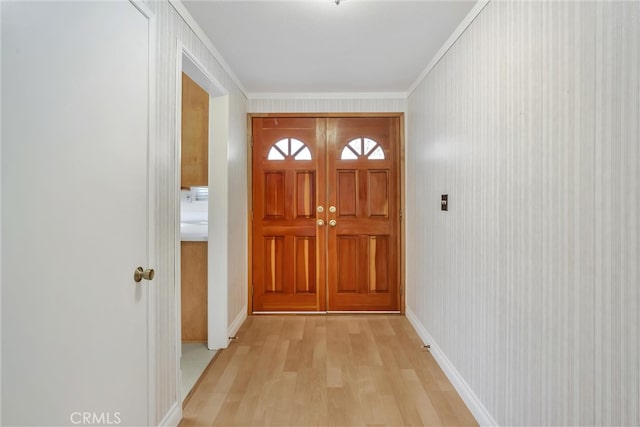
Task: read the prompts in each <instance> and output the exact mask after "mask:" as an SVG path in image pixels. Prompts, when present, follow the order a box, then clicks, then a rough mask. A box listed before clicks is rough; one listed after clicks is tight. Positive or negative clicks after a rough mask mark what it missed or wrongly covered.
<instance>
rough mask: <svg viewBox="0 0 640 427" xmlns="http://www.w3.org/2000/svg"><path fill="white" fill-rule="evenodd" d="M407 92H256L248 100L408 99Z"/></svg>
mask: <svg viewBox="0 0 640 427" xmlns="http://www.w3.org/2000/svg"><path fill="white" fill-rule="evenodd" d="M407 95H408V94H407V92H256V93H248V94H247V99H248V100H257V99H260V100H264V99H275V100H277V99H406V98H407Z"/></svg>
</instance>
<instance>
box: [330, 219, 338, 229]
mask: <svg viewBox="0 0 640 427" xmlns="http://www.w3.org/2000/svg"><path fill="white" fill-rule="evenodd" d="M336 224H338V223H337V222H336V220H335V219H332V220H331V221H329V225H330V226H332V227H335V226H336Z"/></svg>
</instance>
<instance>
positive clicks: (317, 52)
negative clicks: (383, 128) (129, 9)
mask: <svg viewBox="0 0 640 427" xmlns="http://www.w3.org/2000/svg"><path fill="white" fill-rule="evenodd" d="M182 3H183V4H184V6H185V7H186V9H187V10H188V11H189V13H190V14H191V15H192V16H193V18H194V19H195V20H196V22H197V23H198V25H199V26H200V27H201V28H202V29H203V30H204V32H205V33H206V35H207V37H208V38H209V39H210V40H211V42H212V44H213V46H214V47H215V48H216V49H217V50H218V51H219V52H220V54H221V55H222V57H223V58H224V60H225V61H226V62H227V63H228V64H229V66H230V68H231V69H232V70H233V73H235V75H236V76H237V78H238V79H239V80H240V82H241V84H242V85H243V86H244V87H245V89H246V91H247V92H248V93H249V94H256V93H309V92H315V93H327V92H330V93H337V92H348V93H354V92H366V93H371V92H406V91H407V90H408V89H409V88H410V87H411V85H412V84H413V83H414V81H415V80H416V79H417V78H418V76H419V75H420V73H421V72H422V71H423V70H424V69H425V67H426V66H427V65H428V64H429V62H430V61H431V59H432V58H433V57H434V56H435V54H436V53H437V52H438V50H440V48H441V47H442V46H443V44H444V43H445V42H446V41H447V39H448V38H449V37H450V36H451V34H452V33H453V32H454V30H455V29H456V28H457V27H458V25H459V24H460V23H461V21H462V20H463V18H464V17H465V16H466V15H467V13H468V12H469V11H470V10H471V8H472V7H473V6H474V5H475V0H474V1H460V0H453V1H451V0H450V1H415V0H414V1H403V0H387V1H371V0H369V1H367V0H342V2H341V3H340V5H336V4H335V2H334V0H297V1H292V0H289V1H265V0H261V1H246V0H226V1H220V0H215V1H202V0H199V1H193V0H183V1H182Z"/></svg>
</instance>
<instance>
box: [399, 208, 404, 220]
mask: <svg viewBox="0 0 640 427" xmlns="http://www.w3.org/2000/svg"><path fill="white" fill-rule="evenodd" d="M403 220H404V212H402V209H400V222H402V221H403Z"/></svg>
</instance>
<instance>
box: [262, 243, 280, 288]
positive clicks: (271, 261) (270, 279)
mask: <svg viewBox="0 0 640 427" xmlns="http://www.w3.org/2000/svg"><path fill="white" fill-rule="evenodd" d="M283 252H284V238H283V237H282V236H273V237H266V238H265V239H264V251H263V259H264V289H263V290H264V292H266V293H274V292H282V291H283V285H284V282H283V268H282V267H283V261H284V256H283V255H284V254H283Z"/></svg>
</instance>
